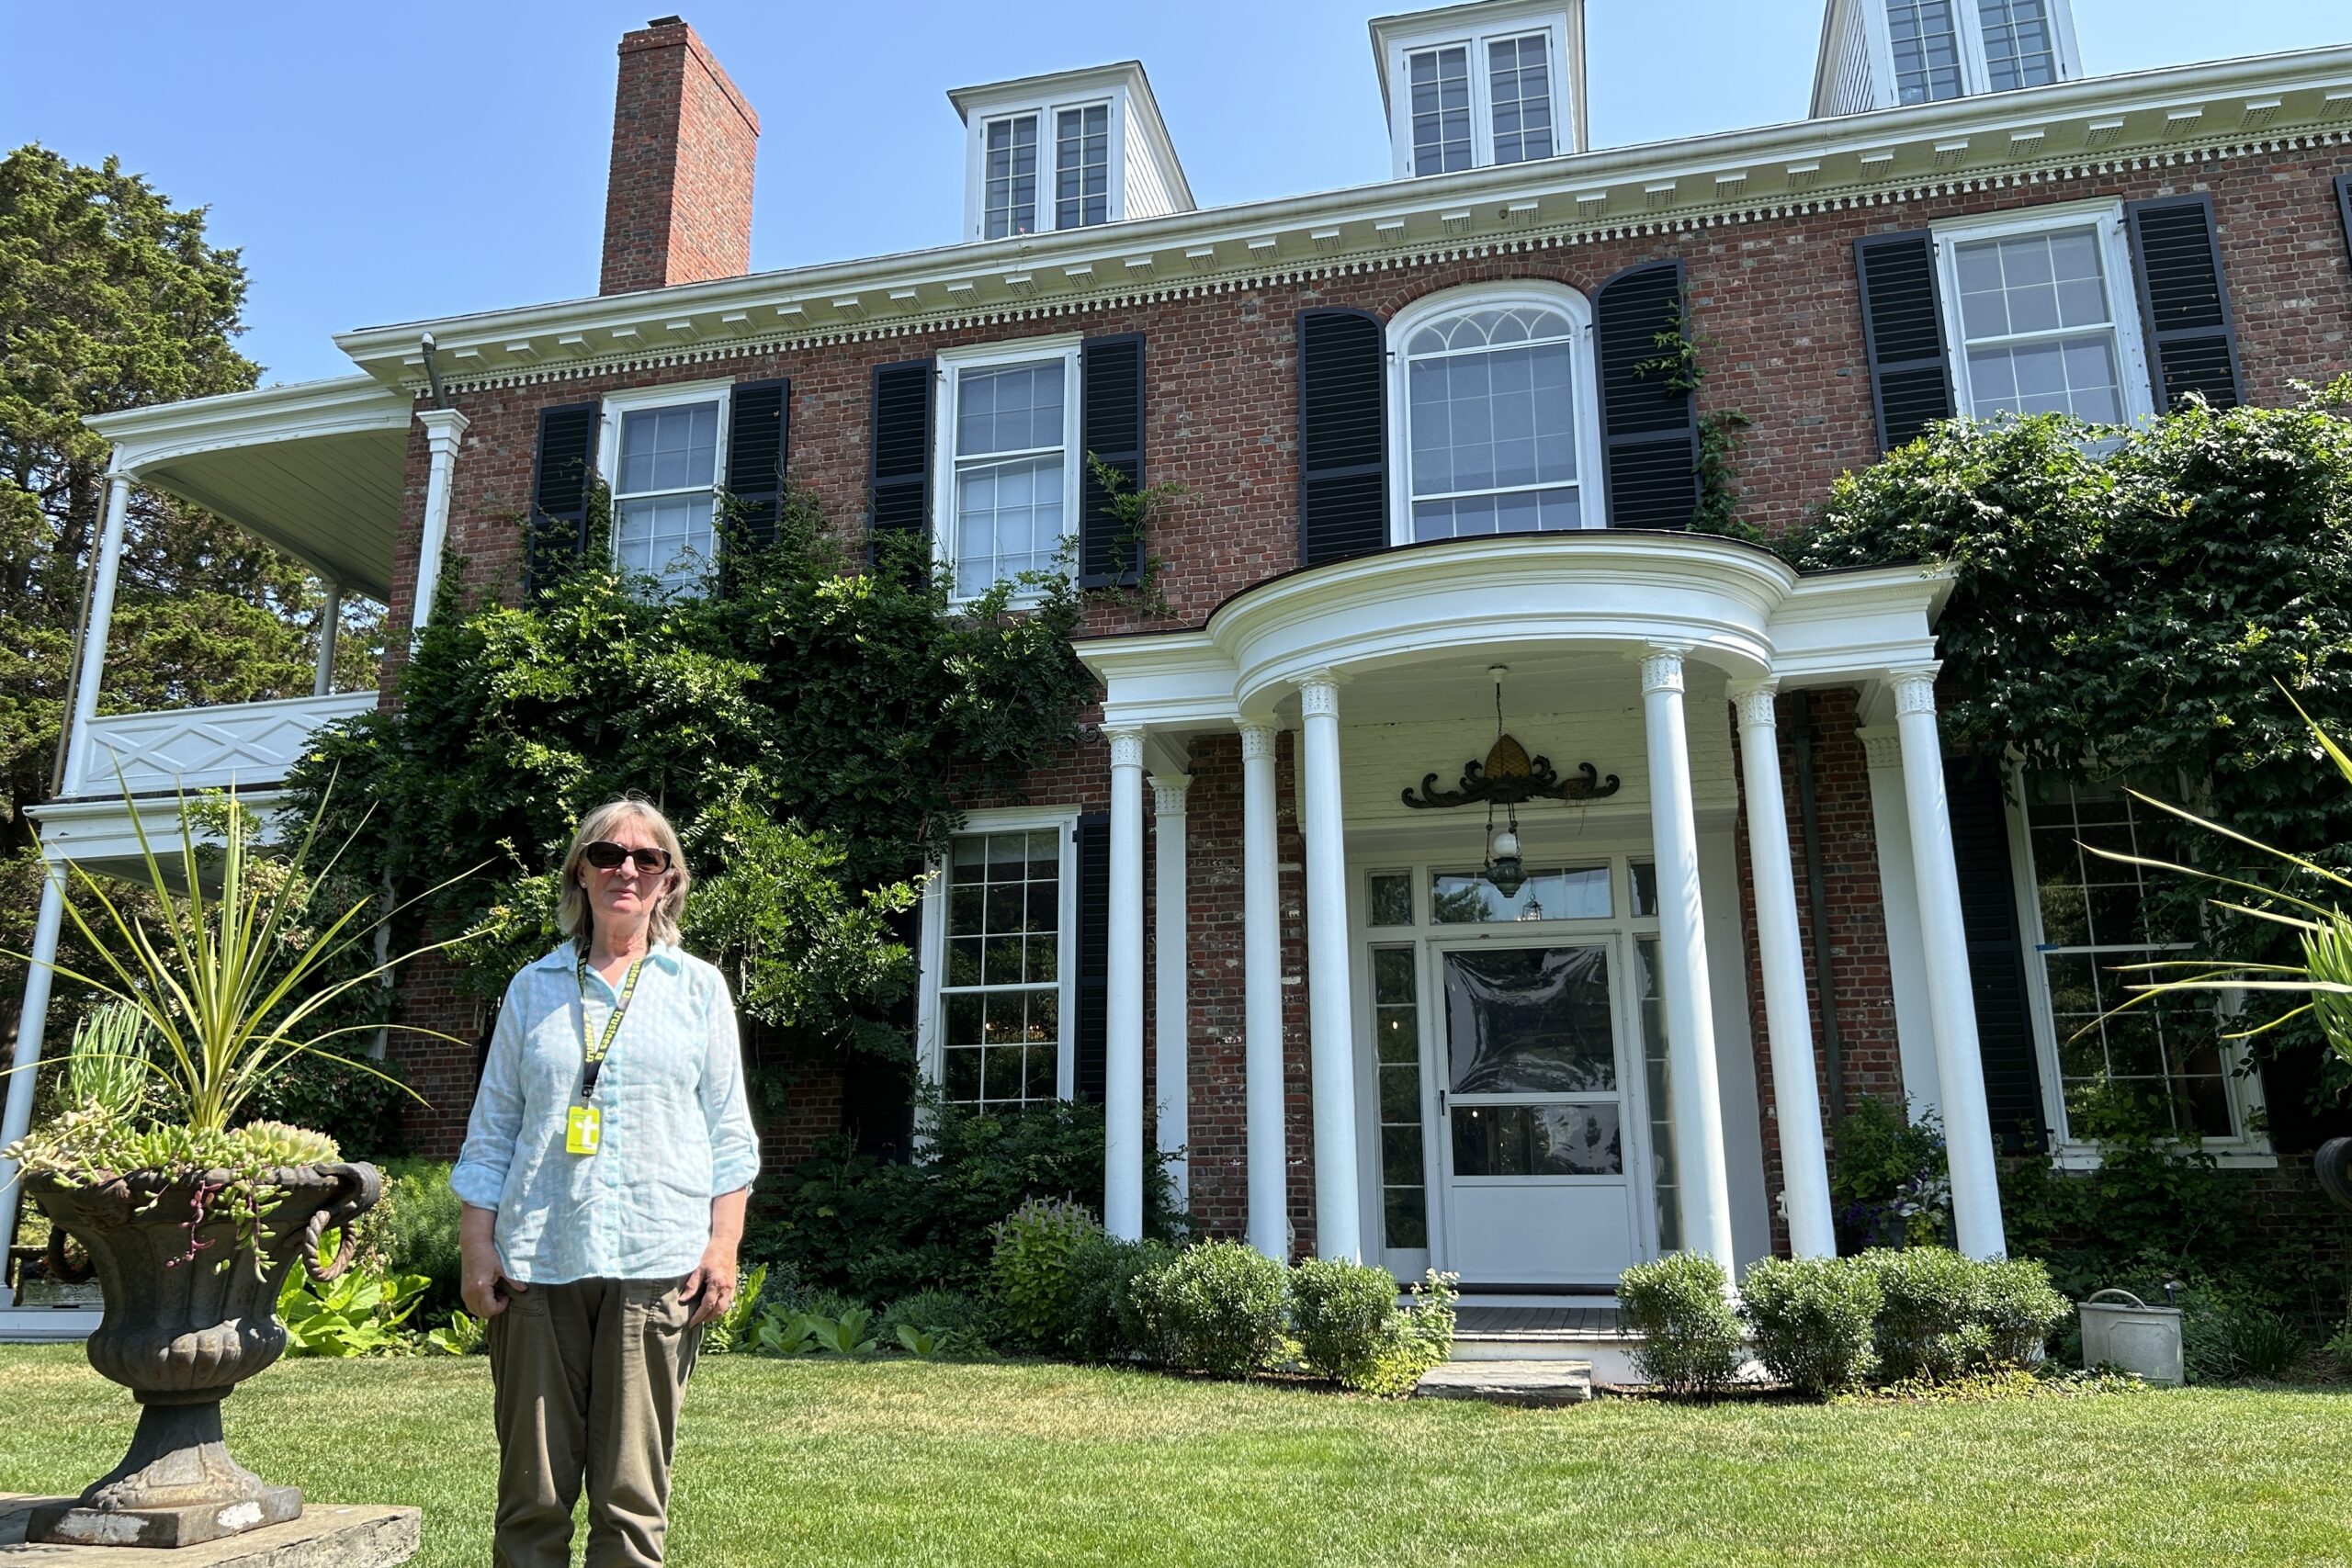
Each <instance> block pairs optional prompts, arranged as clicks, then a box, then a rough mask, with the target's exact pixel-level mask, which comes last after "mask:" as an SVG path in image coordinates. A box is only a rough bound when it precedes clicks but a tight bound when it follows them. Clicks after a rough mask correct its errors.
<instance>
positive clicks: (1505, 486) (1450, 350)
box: [1405, 305, 1586, 540]
mask: <svg viewBox="0 0 2352 1568" xmlns="http://www.w3.org/2000/svg"><path fill="white" fill-rule="evenodd" d="M1576 352H1577V333H1576V328H1575V325H1574V323H1572V322H1571V321H1569V320H1568V318H1567V316H1566V315H1565V314H1564V313H1562V312H1561V311H1558V310H1549V309H1545V308H1544V307H1541V306H1532V305H1524V306H1510V307H1503V308H1488V309H1484V310H1465V311H1464V312H1462V313H1461V314H1458V315H1453V316H1446V317H1442V318H1441V319H1439V320H1437V321H1431V322H1430V323H1429V324H1428V325H1426V326H1422V327H1419V328H1417V329H1415V330H1414V331H1413V332H1412V333H1411V335H1410V336H1409V337H1408V339H1407V341H1406V343H1405V384H1406V406H1407V420H1408V427H1409V430H1410V433H1411V434H1410V442H1411V445H1410V471H1411V503H1412V536H1413V537H1414V538H1415V539H1417V540H1418V539H1445V538H1453V537H1457V536H1464V535H1472V534H1510V533H1520V532H1524V531H1528V530H1532V529H1553V528H1577V527H1582V526H1585V525H1586V518H1585V513H1584V502H1583V487H1582V484H1581V479H1580V475H1579V472H1578V465H1577V396H1576V380H1577V378H1576V373H1575V361H1576Z"/></svg>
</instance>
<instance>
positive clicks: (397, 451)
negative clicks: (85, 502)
mask: <svg viewBox="0 0 2352 1568" xmlns="http://www.w3.org/2000/svg"><path fill="white" fill-rule="evenodd" d="M412 411H413V404H412V403H411V402H410V400H408V399H407V398H405V397H403V396H401V394H399V393H397V392H393V391H390V390H388V389H385V388H384V387H382V386H381V385H379V384H378V383H377V382H376V381H374V380H373V379H371V378H368V377H365V376H355V377H349V378H343V379H339V380H334V381H311V382H306V383H303V384H301V385H299V386H292V387H272V388H268V389H264V390H261V391H254V392H233V393H230V394H228V395H227V396H224V397H218V398H199V399H196V400H192V401H188V402H183V403H166V404H164V405H162V406H160V407H156V408H145V409H131V410H128V411H125V412H121V413H113V414H101V415H99V416H97V417H96V418H94V419H92V420H91V421H90V422H89V424H90V428H92V429H93V430H96V432H98V434H101V435H104V436H106V437H107V439H108V440H110V441H112V442H113V443H114V444H115V467H116V468H118V469H120V470H122V471H124V472H128V473H130V474H131V475H132V476H133V477H135V478H136V479H138V480H139V482H140V483H141V484H143V485H147V486H150V487H152V488H153V489H155V490H159V491H164V493H166V494H168V495H175V496H177V497H179V498H180V499H181V500H183V501H186V502H191V503H193V504H195V505H198V506H201V507H203V508H205V509H206V510H208V511H210V512H214V513H219V514H220V516H222V517H225V518H227V519H228V520H229V521H230V522H232V523H234V524H235V525H237V526H239V527H241V528H243V529H244V530H245V531H246V532H247V533H250V534H252V535H254V536H256V537H258V538H262V539H265V540H267V541H268V542H269V543H270V544H272V545H275V546H277V547H278V548H280V549H282V550H284V551H286V552H287V553H288V554H289V555H291V556H293V557H295V558H297V559H299V560H300V561H302V562H303V563H304V564H306V565H308V566H309V567H310V568H311V570H315V571H317V572H319V573H320V574H321V575H322V576H325V577H329V578H332V579H334V580H335V581H338V582H340V583H342V585H343V586H344V589H345V591H346V592H355V593H360V594H364V595H366V596H367V597H368V598H371V599H377V600H383V599H386V598H388V597H389V596H390V592H391V581H392V547H393V542H394V541H395V539H397V538H398V536H399V533H400V518H401V483H402V480H403V478H404V474H405V469H406V466H407V460H408V425H409V421H410V417H411V414H412Z"/></svg>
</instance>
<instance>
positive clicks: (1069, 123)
mask: <svg viewBox="0 0 2352 1568" xmlns="http://www.w3.org/2000/svg"><path fill="white" fill-rule="evenodd" d="M1110 220H1111V107H1110V106H1109V105H1108V104H1094V105H1091V106H1089V107H1085V108H1075V109H1061V110H1058V111H1057V113H1056V114H1055V116H1054V227H1055V228H1057V229H1080V228H1085V227H1088V226H1090V225H1091V224H1096V223H1107V222H1109V221H1110Z"/></svg>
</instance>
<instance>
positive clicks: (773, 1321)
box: [752, 1310, 817, 1356]
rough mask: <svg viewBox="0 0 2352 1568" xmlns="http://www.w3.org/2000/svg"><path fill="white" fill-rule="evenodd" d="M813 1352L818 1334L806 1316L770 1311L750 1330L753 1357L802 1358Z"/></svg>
mask: <svg viewBox="0 0 2352 1568" xmlns="http://www.w3.org/2000/svg"><path fill="white" fill-rule="evenodd" d="M816 1348H817V1331H816V1328H815V1327H814V1325H811V1324H810V1322H809V1314H806V1313H799V1312H780V1311H774V1310H771V1311H769V1312H766V1313H763V1314H761V1315H760V1317H759V1319H758V1321H757V1324H756V1325H755V1327H754V1328H753V1330H752V1352H753V1353H754V1354H756V1355H761V1356H805V1355H808V1354H809V1352H811V1351H813V1350H815V1349H816Z"/></svg>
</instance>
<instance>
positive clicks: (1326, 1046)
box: [1298, 671, 1363, 1263]
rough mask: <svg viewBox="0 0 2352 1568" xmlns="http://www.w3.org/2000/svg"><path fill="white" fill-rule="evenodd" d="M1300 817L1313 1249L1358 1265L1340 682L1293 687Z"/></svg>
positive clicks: (1318, 675) (1319, 674) (1320, 679)
mask: <svg viewBox="0 0 2352 1568" xmlns="http://www.w3.org/2000/svg"><path fill="white" fill-rule="evenodd" d="M1298 699H1299V712H1300V713H1301V714H1302V715H1303V716H1304V718H1305V723H1304V725H1303V726H1302V733H1301V735H1300V739H1299V750H1300V756H1301V770H1300V772H1301V779H1300V782H1301V786H1302V787H1301V804H1300V815H1301V816H1303V817H1304V818H1306V821H1305V823H1304V826H1305V828H1306V987H1307V989H1306V1010H1307V1026H1308V1036H1307V1055H1308V1060H1309V1063H1310V1065H1311V1068H1312V1071H1313V1073H1314V1076H1315V1248H1316V1251H1317V1253H1318V1254H1320V1255H1321V1256H1322V1257H1325V1258H1346V1259H1347V1260H1348V1261H1350V1262H1351V1263H1353V1262H1359V1261H1361V1260H1362V1259H1363V1213H1362V1204H1363V1197H1362V1195H1361V1194H1360V1193H1359V1192H1358V1191H1357V1190H1356V1072H1355V1066H1356V1053H1355V1007H1354V1004H1353V1002H1352V1000H1351V998H1350V997H1349V994H1348V991H1349V971H1348V868H1347V835H1346V831H1345V826H1344V824H1345V818H1343V816H1342V815H1341V802H1340V682H1339V679H1338V677H1337V676H1335V675H1333V674H1332V673H1331V672H1330V671H1316V672H1315V673H1314V674H1312V675H1309V676H1308V677H1307V678H1306V680H1305V681H1303V682H1300V684H1299V688H1298Z"/></svg>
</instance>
